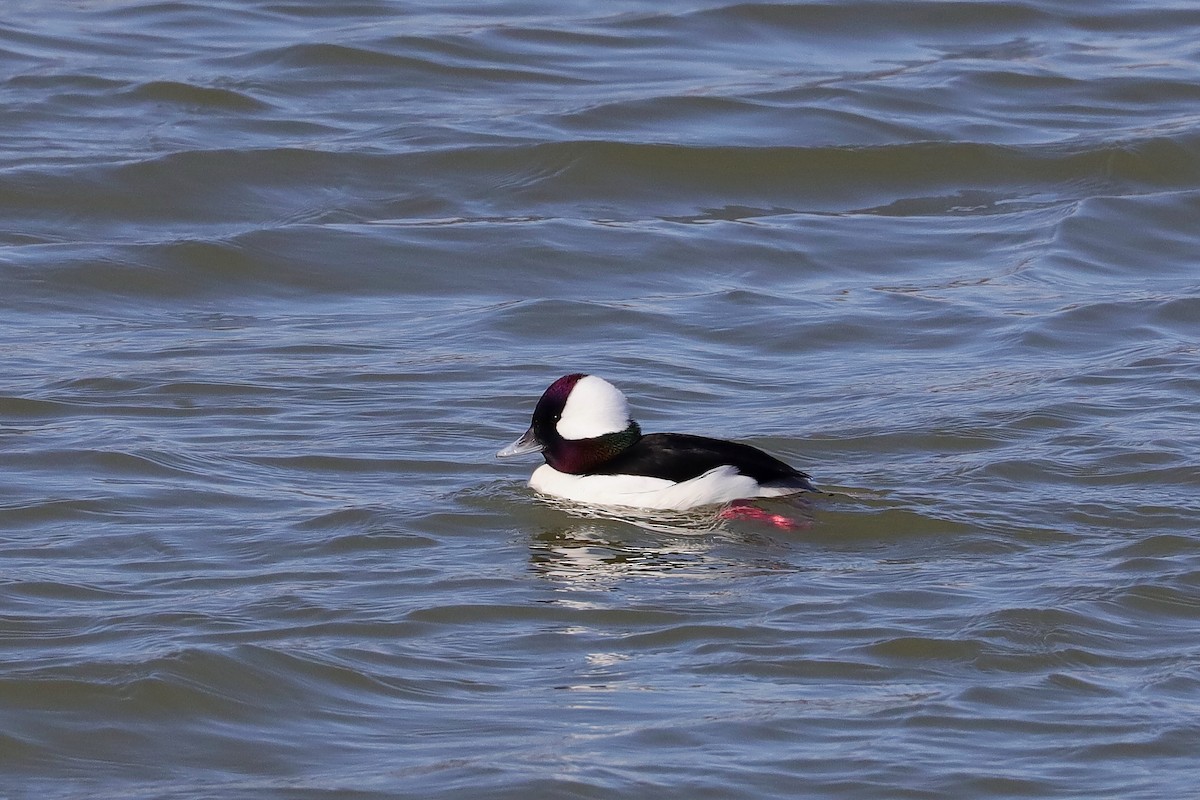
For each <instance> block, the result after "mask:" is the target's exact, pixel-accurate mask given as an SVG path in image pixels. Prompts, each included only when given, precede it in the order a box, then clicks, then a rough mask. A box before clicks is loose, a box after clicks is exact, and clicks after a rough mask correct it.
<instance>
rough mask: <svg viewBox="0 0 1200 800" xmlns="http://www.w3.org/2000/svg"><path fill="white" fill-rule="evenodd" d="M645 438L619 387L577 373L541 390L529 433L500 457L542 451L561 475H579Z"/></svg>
mask: <svg viewBox="0 0 1200 800" xmlns="http://www.w3.org/2000/svg"><path fill="white" fill-rule="evenodd" d="M641 435H642V432H641V429H640V428H638V424H637V423H636V422H634V421H633V419H632V418H631V417H630V416H629V403H628V402H627V401H626V400H625V395H624V394H622V393H621V390H620V389H618V388H617V387H615V386H613V385H612V384H611V383H609V382H608V381H606V380H604V379H603V378H597V377H596V376H595V375H585V374H583V373H581V372H576V373H572V374H571V375H564V376H563V377H561V378H559V379H558V380H556V381H555V382H554V383H552V384H550V386H549V388H547V389H546V391H544V392H542V396H541V399H539V400H538V402H537V406H535V407H534V409H533V420H532V422H531V424H530V426H529V430H527V431H525V434H524V435H523V436H522V437H521V438H520V439H517V441H515V442H513V443H512V444H510V445H509V446H508V447H505V448H504V449H503V450H501V451H500V452H498V453H496V455H497V456H498V457H499V458H508V457H509V456H519V455H522V454H524V453H536V452H541V453H542V455H543V456H545V458H546V463H547V464H549V465H550V466H551V467H553V468H554V469H556V470H558V471H559V472H570V473H574V474H579V473H583V472H587V471H588V470H589V469H590V468H592V467H595V466H597V465H598V464H602V463H604V462H605V461H608V460H609V459H611V458H613V457H614V456H616V455H617V454H618V453H620V452H621V451H622V450H624V449H625V448H627V447H629V446H630V445H632V444H633V443H634V442H636V441H637V440H638V439H639V438H640V437H641Z"/></svg>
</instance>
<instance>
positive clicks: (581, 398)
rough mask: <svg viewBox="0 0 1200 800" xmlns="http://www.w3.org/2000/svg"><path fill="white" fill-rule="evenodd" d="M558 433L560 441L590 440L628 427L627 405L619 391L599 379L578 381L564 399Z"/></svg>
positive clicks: (590, 378)
mask: <svg viewBox="0 0 1200 800" xmlns="http://www.w3.org/2000/svg"><path fill="white" fill-rule="evenodd" d="M557 427H558V433H559V435H560V436H562V437H563V438H564V439H592V438H594V437H596V436H603V435H604V434H606V433H617V432H618V431H623V430H625V429H626V428H628V427H629V403H628V402H626V400H625V395H623V394H621V390H620V389H618V388H617V387H615V386H613V385H612V384H611V383H609V382H608V381H606V380H604V379H603V378H597V377H596V376H595V375H587V376H585V377H583V378H580V379H579V381H578V382H577V383H576V384H575V387H574V388H573V389H571V394H570V395H568V396H567V403H566V405H564V406H563V410H562V418H561V419H559V421H558V426H557Z"/></svg>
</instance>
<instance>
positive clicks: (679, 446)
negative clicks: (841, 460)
mask: <svg viewBox="0 0 1200 800" xmlns="http://www.w3.org/2000/svg"><path fill="white" fill-rule="evenodd" d="M725 465H729V466H732V467H735V468H737V471H738V472H739V473H741V474H742V475H748V476H750V477H751V478H754V480H756V481H758V482H759V483H760V484H774V485H778V486H795V487H797V488H811V485H810V484H809V483H808V476H807V475H805V474H804V473H803V472H800V471H799V470H797V469H794V468H793V467H791V466H789V465H787V464H785V463H783V462H782V461H780V460H779V459H778V458H775V457H774V456H770V455H767V454H766V453H764V452H763V451H762V450H759V449H758V448H757V447H751V446H750V445H748V444H741V443H740V442H727V441H724V440H722V439H710V438H708V437H706V436H692V435H690V434H686V433H648V434H646V435H645V436H643V437H642V438H640V439H638V440H637V442H635V443H634V444H633V445H631V446H630V447H628V448H626V449H625V450H622V451H621V452H620V453H619V454H617V455H616V456H615V457H613V458H611V459H609V460H608V461H605V462H604V463H603V464H600V465H599V466H595V467H592V468H591V469H590V470H589V472H591V473H592V474H599V475H645V476H647V477H651V478H665V479H666V480H669V481H676V482H679V481H686V480H691V479H692V478H695V477H698V476H700V475H703V474H704V473H705V472H708V471H709V470H710V469H714V468H716V467H721V466H725Z"/></svg>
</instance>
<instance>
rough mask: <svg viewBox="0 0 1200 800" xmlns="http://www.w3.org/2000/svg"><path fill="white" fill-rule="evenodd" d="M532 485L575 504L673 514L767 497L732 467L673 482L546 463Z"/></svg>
mask: <svg viewBox="0 0 1200 800" xmlns="http://www.w3.org/2000/svg"><path fill="white" fill-rule="evenodd" d="M529 486H530V487H531V488H532V489H534V490H535V491H538V492H541V493H542V494H548V495H552V496H554V497H561V498H563V499H564V500H572V501H574V502H576V503H586V504H588V505H597V506H625V507H627V508H659V509H667V510H672V511H683V510H685V509H689V508H695V507H696V506H708V505H715V504H717V503H728V502H729V501H731V500H738V499H740V498H747V497H761V496H764V490H763V488H762V487H761V486H759V485H758V481H756V480H754V479H753V478H751V477H748V476H746V475H742V474H739V473H738V471H737V470H736V469H735V468H734V467H729V466H726V467H716V468H714V469H710V470H709V471H708V472H706V473H704V474H703V475H700V476H698V477H695V478H692V479H691V480H689V481H684V482H682V483H674V482H672V481H668V480H665V479H663V478H647V477H645V476H642V475H571V474H568V473H566V472H559V471H558V470H556V469H554V468H553V467H551V466H550V465H549V464H546V465H543V466H541V467H538V468H537V469H536V470H534V473H533V477H531V478H530V479H529ZM766 491H770V490H766Z"/></svg>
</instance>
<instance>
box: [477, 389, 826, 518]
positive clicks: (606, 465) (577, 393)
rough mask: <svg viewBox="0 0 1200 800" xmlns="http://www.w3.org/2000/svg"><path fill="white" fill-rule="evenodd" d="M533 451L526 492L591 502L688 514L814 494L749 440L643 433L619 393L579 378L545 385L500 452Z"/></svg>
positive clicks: (799, 475) (797, 474)
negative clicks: (527, 419) (525, 425)
mask: <svg viewBox="0 0 1200 800" xmlns="http://www.w3.org/2000/svg"><path fill="white" fill-rule="evenodd" d="M530 453H541V454H542V456H543V457H544V458H545V461H546V463H545V464H543V465H541V466H539V467H538V468H537V469H536V470H534V472H533V474H532V476H531V477H530V479H529V486H530V488H532V489H533V490H534V491H536V492H538V493H539V494H542V495H546V496H549V497H553V498H558V499H561V500H567V501H571V502H574V503H581V504H585V505H592V506H609V507H612V506H616V507H625V508H634V509H661V510H672V511H686V510H690V509H693V508H698V507H702V506H711V505H721V504H727V503H731V502H733V501H741V500H748V499H752V498H763V497H784V496H787V495H793V494H798V493H801V492H815V491H817V490H816V487H815V486H813V484H812V483H811V480H810V477H809V476H808V475H807V474H805V473H803V472H801V471H800V470H798V469H796V468H794V467H792V466H791V465H789V464H786V463H784V462H783V461H780V460H779V459H778V458H775V457H774V456H772V455H769V454H768V453H765V452H763V451H762V450H759V449H758V448H757V447H753V446H751V445H748V444H743V443H740V442H731V441H726V440H723V439H712V438H709V437H707V436H694V435H691V434H685V433H649V434H643V433H642V430H641V427H640V426H639V425H638V423H637V422H636V421H634V419H633V417H632V416H630V413H629V402H628V400H627V399H626V398H625V395H624V393H622V392H621V390H620V389H618V388H617V387H616V386H613V385H612V384H611V383H609V382H608V381H606V380H604V379H603V378H601V377H598V376H596V375H589V374H587V373H582V372H576V373H571V374H570V375H564V376H563V377H561V378H559V379H558V380H556V381H554V383H552V384H550V386H549V387H548V388H547V389H546V391H545V392H543V393H542V396H541V398H540V399H539V400H538V402H537V405H536V406H534V409H533V418H532V420H531V423H530V425H529V429H528V430H527V431H525V433H524V434H523V435H522V436H521V437H520V438H519V439H517V440H516V441H515V442H513V443H512V444H510V445H508V446H507V447H505V448H503V449H502V450H500V451H499V452H498V453H496V456H497V457H498V458H511V457H514V456H520V455H526V454H530Z"/></svg>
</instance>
